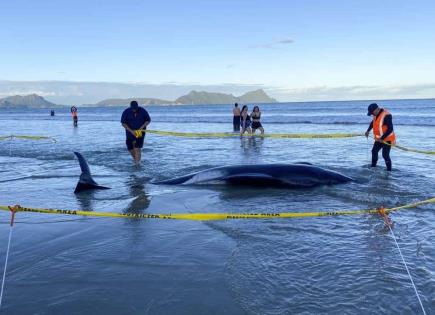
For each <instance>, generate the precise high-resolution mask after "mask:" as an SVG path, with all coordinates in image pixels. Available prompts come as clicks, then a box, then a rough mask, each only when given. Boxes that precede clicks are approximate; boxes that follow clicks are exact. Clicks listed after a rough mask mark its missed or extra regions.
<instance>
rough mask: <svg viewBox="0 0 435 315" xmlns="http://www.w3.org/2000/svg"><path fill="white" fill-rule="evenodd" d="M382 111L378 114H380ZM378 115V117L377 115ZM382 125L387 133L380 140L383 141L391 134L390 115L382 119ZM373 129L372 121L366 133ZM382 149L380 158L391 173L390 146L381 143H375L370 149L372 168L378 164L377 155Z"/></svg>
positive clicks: (391, 120) (391, 119)
mask: <svg viewBox="0 0 435 315" xmlns="http://www.w3.org/2000/svg"><path fill="white" fill-rule="evenodd" d="M382 111H383V109H381V111H380V112H379V114H380V113H382ZM379 114H378V115H379ZM384 125H386V126H387V131H385V133H384V134H383V135H382V137H381V140H384V139H385V138H386V137H388V136H389V135H390V134H391V133H392V132H393V117H392V116H391V115H387V116H385V118H384ZM372 128H373V121H372V122H371V123H370V126H369V128H368V129H367V131H370V130H372ZM387 143H389V144H391V141H387ZM381 149H382V157H383V158H384V160H385V165H386V166H387V170H388V171H391V169H392V162H391V158H390V151H391V145H388V144H385V143H382V142H377V141H376V142H375V143H374V144H373V148H372V167H375V166H376V164H377V163H378V153H379V151H380V150H381Z"/></svg>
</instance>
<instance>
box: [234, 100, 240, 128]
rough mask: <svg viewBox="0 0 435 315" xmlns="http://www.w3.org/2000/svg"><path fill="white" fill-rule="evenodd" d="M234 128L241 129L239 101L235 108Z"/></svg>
mask: <svg viewBox="0 0 435 315" xmlns="http://www.w3.org/2000/svg"><path fill="white" fill-rule="evenodd" d="M233 130H234V131H240V108H239V104H237V103H235V104H234V108H233Z"/></svg>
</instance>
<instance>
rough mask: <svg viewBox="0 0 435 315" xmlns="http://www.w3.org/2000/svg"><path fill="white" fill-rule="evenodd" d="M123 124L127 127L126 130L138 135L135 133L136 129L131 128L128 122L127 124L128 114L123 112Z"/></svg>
mask: <svg viewBox="0 0 435 315" xmlns="http://www.w3.org/2000/svg"><path fill="white" fill-rule="evenodd" d="M121 124H122V127H124V128H125V130H127V131H128V132H130V133H131V134H132V135H133V136H135V137H136V134H135V132H134V130H133V129H131V128H130V127H129V126H128V124H127V116H126V113H122V116H121Z"/></svg>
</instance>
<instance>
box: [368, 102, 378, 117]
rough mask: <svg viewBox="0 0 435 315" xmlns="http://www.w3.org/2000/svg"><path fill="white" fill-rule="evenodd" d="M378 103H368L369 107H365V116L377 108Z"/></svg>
mask: <svg viewBox="0 0 435 315" xmlns="http://www.w3.org/2000/svg"><path fill="white" fill-rule="evenodd" d="M378 107H379V106H378V104H376V103H371V104H370V105H369V107H367V116H371V115H372V114H373V112H374V111H375V110H376V108H378Z"/></svg>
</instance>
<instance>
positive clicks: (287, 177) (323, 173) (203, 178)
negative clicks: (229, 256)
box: [154, 162, 352, 188]
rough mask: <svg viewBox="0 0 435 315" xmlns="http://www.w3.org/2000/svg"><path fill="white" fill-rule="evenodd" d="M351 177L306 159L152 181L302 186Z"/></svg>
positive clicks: (223, 167)
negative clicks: (297, 161) (308, 161)
mask: <svg viewBox="0 0 435 315" xmlns="http://www.w3.org/2000/svg"><path fill="white" fill-rule="evenodd" d="M349 181H352V178H350V177H347V176H345V175H343V174H340V173H338V172H335V171H331V170H327V169H324V168H321V167H318V166H314V165H311V164H309V163H303V162H301V163H295V164H250V165H232V166H221V167H215V168H210V169H206V170H203V171H199V172H196V173H192V174H188V175H185V176H181V177H176V178H172V179H167V180H163V181H157V182H154V184H157V185H195V184H230V185H248V186H266V187H287V188H303V187H313V186H318V185H334V184H339V183H346V182H349Z"/></svg>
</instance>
